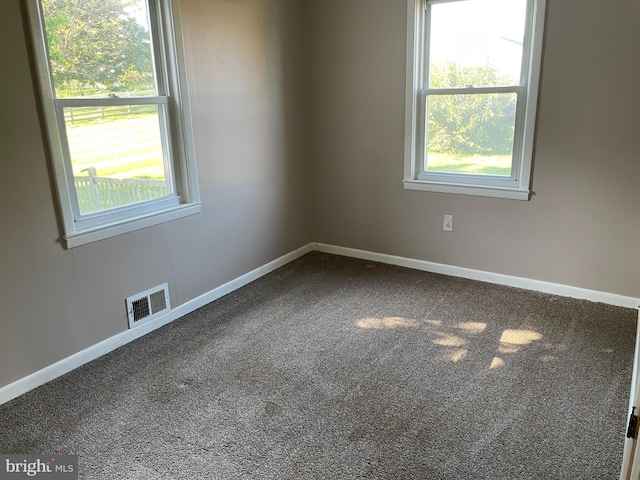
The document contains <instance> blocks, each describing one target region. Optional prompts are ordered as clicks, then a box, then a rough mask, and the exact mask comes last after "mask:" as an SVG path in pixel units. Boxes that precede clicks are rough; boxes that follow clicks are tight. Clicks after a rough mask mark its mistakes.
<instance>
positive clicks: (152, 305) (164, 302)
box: [126, 283, 171, 328]
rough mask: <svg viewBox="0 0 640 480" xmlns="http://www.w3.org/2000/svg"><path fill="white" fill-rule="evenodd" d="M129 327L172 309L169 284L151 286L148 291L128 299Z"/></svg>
mask: <svg viewBox="0 0 640 480" xmlns="http://www.w3.org/2000/svg"><path fill="white" fill-rule="evenodd" d="M126 303H127V317H128V319H129V328H133V327H137V326H138V325H141V324H143V323H145V322H148V321H149V320H153V319H154V318H157V317H159V316H160V315H162V314H163V313H166V312H168V311H169V310H171V305H170V303H169V285H168V284H166V283H163V284H162V285H160V286H159V287H155V288H150V289H149V290H147V291H146V292H142V293H138V294H137V295H133V296H131V297H129V298H127V300H126Z"/></svg>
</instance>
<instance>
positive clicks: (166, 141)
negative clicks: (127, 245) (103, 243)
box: [54, 96, 180, 230]
mask: <svg viewBox="0 0 640 480" xmlns="http://www.w3.org/2000/svg"><path fill="white" fill-rule="evenodd" d="M133 105H156V106H157V107H158V110H157V111H158V120H159V122H158V128H159V134H160V143H161V148H162V154H163V162H164V173H165V182H166V185H167V195H165V196H162V197H159V198H155V199H152V200H147V201H141V202H134V203H129V204H126V205H122V206H120V207H115V208H108V209H104V210H99V211H96V212H91V213H85V214H82V213H80V205H79V201H78V195H77V191H76V187H75V178H74V177H75V176H74V173H73V162H72V158H71V152H70V147H69V136H68V134H67V131H66V121H65V115H64V109H65V108H67V107H74V108H81V107H114V106H133ZM54 106H55V113H56V117H57V123H58V129H59V131H60V141H61V148H62V155H63V158H64V165H65V169H64V170H65V173H66V177H67V178H66V182H67V186H68V190H69V198H70V200H71V209H72V212H73V219H74V223H75V225H76V228H78V229H79V230H82V229H85V228H91V227H95V226H97V225H100V224H101V223H105V222H109V223H110V222H114V221H117V220H118V219H120V218H124V217H126V216H128V215H134V214H139V213H141V214H144V213H148V212H150V211H152V210H153V209H156V208H168V207H171V206H175V205H178V204H179V203H180V202H179V197H180V192H179V190H178V188H177V183H176V180H175V174H174V172H175V170H176V169H175V165H174V161H173V155H172V149H171V144H172V142H171V138H170V133H169V132H170V125H169V115H168V112H167V109H168V106H169V97H166V96H164V97H160V96H158V97H115V98H114V97H104V98H57V99H55V100H54ZM171 197H176V198H171ZM161 205H162V206H161Z"/></svg>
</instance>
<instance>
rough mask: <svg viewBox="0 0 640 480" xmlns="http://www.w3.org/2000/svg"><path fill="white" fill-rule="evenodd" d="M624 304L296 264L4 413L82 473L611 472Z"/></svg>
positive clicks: (4, 422)
mask: <svg viewBox="0 0 640 480" xmlns="http://www.w3.org/2000/svg"><path fill="white" fill-rule="evenodd" d="M636 316H637V312H636V311H635V310H633V309H625V308H619V307H613V306H609V305H604V304H600V303H593V302H589V301H582V300H575V299H568V298H563V297H558V296H553V295H548V294H542V293H537V292H531V291H526V290H521V289H516V288H511V287H505V286H498V285H492V284H486V283H482V282H477V281H471V280H466V279H460V278H454V277H448V276H444V275H437V274H431V273H426V272H421V271H416V270H411V269H407V268H401V267H395V266H389V265H383V264H379V263H375V262H369V261H364V260H357V259H351V258H346V257H340V256H334V255H328V254H323V253H319V252H314V253H310V254H308V255H305V256H303V257H301V258H299V259H298V260H296V261H294V262H291V263H290V264H288V265H286V266H284V267H282V268H280V269H278V270H276V271H275V272H272V273H270V274H268V275H266V276H264V277H262V278H261V279H259V280H257V281H255V282H253V283H251V284H249V285H247V286H245V287H243V288H241V289H238V290H236V291H235V292H233V293H231V294H229V295H227V296H225V297H223V298H221V299H219V300H217V301H216V302H213V303H211V304H209V305H207V306H205V307H203V308H201V309H199V310H197V311H195V312H192V313H191V314H189V315H186V316H184V317H183V318H181V319H179V320H176V321H175V322H173V323H171V324H169V325H167V326H165V327H162V328H161V329H158V330H156V331H154V332H152V333H150V334H148V335H146V336H144V337H142V338H140V339H138V340H136V341H134V342H132V343H130V344H127V345H125V346H123V347H121V348H119V349H117V350H115V351H113V352H111V353H109V354H107V355H105V356H103V357H101V358H99V359H97V360H95V361H93V362H91V363H89V364H87V365H84V366H82V367H80V368H78V369H76V370H74V371H73V372H70V373H69V374H67V375H64V376H63V377H60V378H58V379H56V380H55V381H53V382H50V383H48V384H46V385H44V386H42V387H39V388H37V389H35V390H33V391H31V392H29V393H27V394H25V395H23V396H21V397H19V398H17V399H15V400H13V401H11V402H9V403H6V404H4V405H2V406H0V452H2V453H5V454H7V453H11V454H16V453H19V454H53V453H57V454H64V453H67V454H77V455H79V464H80V478H86V479H112V478H113V479H116V478H117V479H155V478H169V479H225V480H226V479H356V478H357V479H360V478H362V479H436V480H437V479H447V480H449V479H492V480H495V479H572V480H577V479H589V480H592V479H615V478H617V477H618V474H619V471H620V465H621V460H622V447H623V441H624V432H625V424H626V413H627V404H628V399H629V386H630V382H631V373H632V362H633V350H634V339H635V328H636Z"/></svg>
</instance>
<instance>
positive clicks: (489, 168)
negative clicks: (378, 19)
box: [404, 0, 545, 200]
mask: <svg viewBox="0 0 640 480" xmlns="http://www.w3.org/2000/svg"><path fill="white" fill-rule="evenodd" d="M544 8H545V0H408V24H409V26H408V54H407V109H406V142H405V179H404V185H405V188H407V189H412V190H426V191H435V192H445V193H459V194H468V195H480V196H493V197H503V198H514V199H521V200H528V199H529V197H530V190H529V188H530V186H529V184H530V175H531V160H532V156H533V140H534V133H535V132H534V130H535V120H536V106H537V96H538V82H539V72H540V62H541V56H542V54H541V52H542V34H543V23H544Z"/></svg>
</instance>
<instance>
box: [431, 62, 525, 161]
mask: <svg viewBox="0 0 640 480" xmlns="http://www.w3.org/2000/svg"><path fill="white" fill-rule="evenodd" d="M510 84H513V83H512V81H511V80H510V79H509V78H508V77H506V76H505V75H502V74H500V72H499V71H497V70H496V69H495V68H493V67H491V66H488V65H487V66H482V67H464V66H460V65H456V64H454V63H443V64H439V65H433V66H432V67H431V71H430V86H431V87H432V88H447V87H463V86H468V85H472V86H474V87H483V86H496V85H510ZM515 111H516V94H515V93H493V94H472V95H462V94H456V95H431V96H429V97H428V129H429V130H428V132H429V133H428V135H429V140H428V142H429V151H434V152H447V153H452V154H492V155H495V154H499V155H500V154H508V153H510V152H511V150H512V148H513V133H514V118H515Z"/></svg>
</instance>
